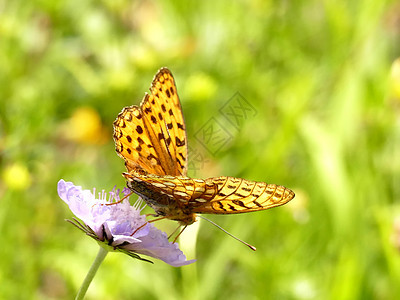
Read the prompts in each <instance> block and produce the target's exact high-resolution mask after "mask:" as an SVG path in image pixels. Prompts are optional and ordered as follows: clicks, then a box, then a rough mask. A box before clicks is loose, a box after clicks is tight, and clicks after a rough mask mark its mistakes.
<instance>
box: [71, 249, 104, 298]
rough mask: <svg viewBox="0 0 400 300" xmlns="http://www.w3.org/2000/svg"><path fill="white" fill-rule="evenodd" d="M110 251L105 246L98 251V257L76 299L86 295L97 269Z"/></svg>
mask: <svg viewBox="0 0 400 300" xmlns="http://www.w3.org/2000/svg"><path fill="white" fill-rule="evenodd" d="M107 253H108V251H107V250H106V249H104V248H103V247H100V250H99V252H98V253H97V256H96V259H95V260H94V262H93V264H92V266H91V267H90V270H89V272H88V273H87V275H86V277H85V280H84V281H83V283H82V285H81V288H80V289H79V292H78V295H76V297H75V300H81V299H83V297H85V295H86V292H87V290H88V288H89V285H90V283H91V282H92V280H93V278H94V276H95V275H96V272H97V270H98V269H99V267H100V265H101V263H102V261H103V260H104V258H105V257H106V256H107Z"/></svg>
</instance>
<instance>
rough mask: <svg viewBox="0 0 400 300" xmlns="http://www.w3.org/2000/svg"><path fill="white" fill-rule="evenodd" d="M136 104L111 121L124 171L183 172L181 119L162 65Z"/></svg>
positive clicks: (184, 146) (184, 147)
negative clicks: (147, 92)
mask: <svg viewBox="0 0 400 300" xmlns="http://www.w3.org/2000/svg"><path fill="white" fill-rule="evenodd" d="M150 92H151V93H150V94H146V95H145V97H144V99H143V101H142V103H141V105H140V107H137V106H130V107H126V108H124V109H123V110H122V112H121V113H120V114H119V115H118V117H117V119H116V120H115V122H114V140H115V144H116V151H117V153H118V155H119V156H121V157H122V158H123V159H124V160H125V165H126V167H127V170H128V172H130V171H131V170H133V169H143V170H145V171H146V172H147V173H150V174H157V175H166V174H169V175H174V176H178V175H186V172H187V142H186V130H185V122H184V120H183V115H182V110H181V106H180V102H179V98H178V94H177V91H176V86H175V81H174V78H173V76H172V74H171V72H170V71H169V70H168V69H166V68H162V69H161V70H160V71H159V72H158V73H157V75H156V76H155V78H154V79H153V83H152V86H151V88H150Z"/></svg>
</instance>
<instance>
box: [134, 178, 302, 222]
mask: <svg viewBox="0 0 400 300" xmlns="http://www.w3.org/2000/svg"><path fill="white" fill-rule="evenodd" d="M137 180H140V181H142V182H143V183H144V184H146V185H147V188H148V189H150V190H153V191H154V192H156V193H160V194H163V195H167V196H169V197H170V198H171V199H174V200H176V201H178V205H179V206H180V207H182V208H183V209H188V210H190V211H191V212H194V213H208V214H235V213H245V212H252V211H260V210H265V209H268V208H272V207H275V206H279V205H283V204H285V203H287V202H288V201H290V200H291V199H293V197H294V193H293V191H291V190H290V189H288V188H285V187H284V186H280V185H276V184H267V183H265V182H255V181H249V180H245V179H241V178H234V177H224V176H222V177H215V178H209V179H205V180H202V179H192V178H187V177H173V176H155V175H144V176H141V175H139V176H138V177H137Z"/></svg>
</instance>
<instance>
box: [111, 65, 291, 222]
mask: <svg viewBox="0 0 400 300" xmlns="http://www.w3.org/2000/svg"><path fill="white" fill-rule="evenodd" d="M150 92H151V93H150V94H146V95H145V97H144V99H143V101H142V103H141V104H140V106H129V107H125V108H124V109H123V110H122V112H121V113H120V114H119V115H118V117H117V119H116V120H115V122H114V140H115V145H116V151H117V153H118V155H119V156H120V157H122V158H123V159H124V161H125V166H126V168H127V171H128V172H126V173H123V175H124V177H125V178H126V180H127V185H128V187H129V188H130V189H131V190H132V191H133V192H135V193H136V194H138V195H139V196H141V197H142V198H143V199H144V200H145V201H146V203H147V204H148V205H149V206H151V207H152V208H153V209H154V210H155V212H156V213H157V215H160V216H165V217H167V218H169V219H171V220H175V221H178V222H180V223H181V224H182V225H190V224H192V223H193V222H195V220H196V213H208V214H237V213H245V212H252V211H260V210H265V209H268V208H271V207H275V206H279V205H282V204H285V203H287V202H288V201H290V200H291V199H293V198H294V196H295V195H294V193H293V191H291V190H290V189H288V188H285V187H284V186H280V185H276V184H267V183H264V182H255V181H249V180H245V179H241V178H234V177H224V176H221V177H213V178H208V179H197V178H189V177H187V176H186V173H187V138H186V129H185V122H184V119H183V115H182V109H181V105H180V101H179V98H178V94H177V90H176V86H175V81H174V78H173V76H172V74H171V72H170V71H169V70H168V69H167V68H162V69H160V70H159V71H158V73H157V74H156V76H155V78H154V79H153V82H152V85H151V87H150Z"/></svg>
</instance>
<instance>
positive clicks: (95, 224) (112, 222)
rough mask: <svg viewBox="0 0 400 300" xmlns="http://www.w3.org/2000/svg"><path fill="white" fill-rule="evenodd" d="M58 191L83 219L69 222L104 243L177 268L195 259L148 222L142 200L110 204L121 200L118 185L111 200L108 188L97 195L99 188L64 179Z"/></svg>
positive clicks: (125, 191)
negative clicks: (83, 185)
mask: <svg viewBox="0 0 400 300" xmlns="http://www.w3.org/2000/svg"><path fill="white" fill-rule="evenodd" d="M57 190H58V195H59V196H60V198H61V199H62V200H63V201H64V202H65V203H67V204H68V206H69V208H70V209H71V211H72V212H73V213H74V214H75V216H77V217H78V218H79V219H81V220H82V221H83V223H81V222H79V221H78V220H77V219H75V218H74V221H69V222H71V223H72V224H74V225H75V226H76V227H78V228H79V229H81V230H83V231H84V232H85V233H86V234H87V235H89V236H91V237H92V238H94V239H95V240H97V241H98V242H99V244H100V245H101V246H103V247H109V248H110V249H111V250H114V251H120V252H123V253H126V254H128V255H130V256H131V257H134V258H138V259H141V260H146V259H143V258H141V257H140V256H139V255H138V254H144V255H148V256H151V257H154V258H157V259H161V260H162V261H164V262H166V263H167V264H170V265H171V266H174V267H180V266H184V265H188V264H191V263H193V262H194V261H195V260H186V256H185V255H184V254H183V252H182V251H181V250H180V249H179V247H178V244H177V243H172V242H169V241H168V237H167V234H166V233H165V232H162V231H160V230H159V229H157V228H155V227H154V226H153V225H152V224H151V223H148V222H147V220H146V217H145V216H144V215H140V212H141V210H142V209H141V208H140V206H141V203H142V202H141V201H137V202H136V203H135V204H134V205H133V206H131V205H130V203H129V199H128V198H126V199H125V200H123V201H122V202H119V203H114V204H112V205H107V204H110V203H113V202H118V201H120V198H119V192H120V190H119V189H118V190H115V188H114V189H113V190H112V191H111V192H109V197H108V199H107V194H106V192H104V190H103V191H102V192H101V193H98V195H97V197H96V191H95V189H93V192H92V191H90V190H82V188H81V187H80V186H75V185H74V184H73V183H72V182H65V181H64V180H62V179H61V180H60V181H59V182H58V186H57ZM122 193H123V194H124V195H125V196H127V195H129V194H130V190H129V189H127V188H124V190H123V191H122ZM110 249H109V250H110ZM146 261H148V260H146Z"/></svg>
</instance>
